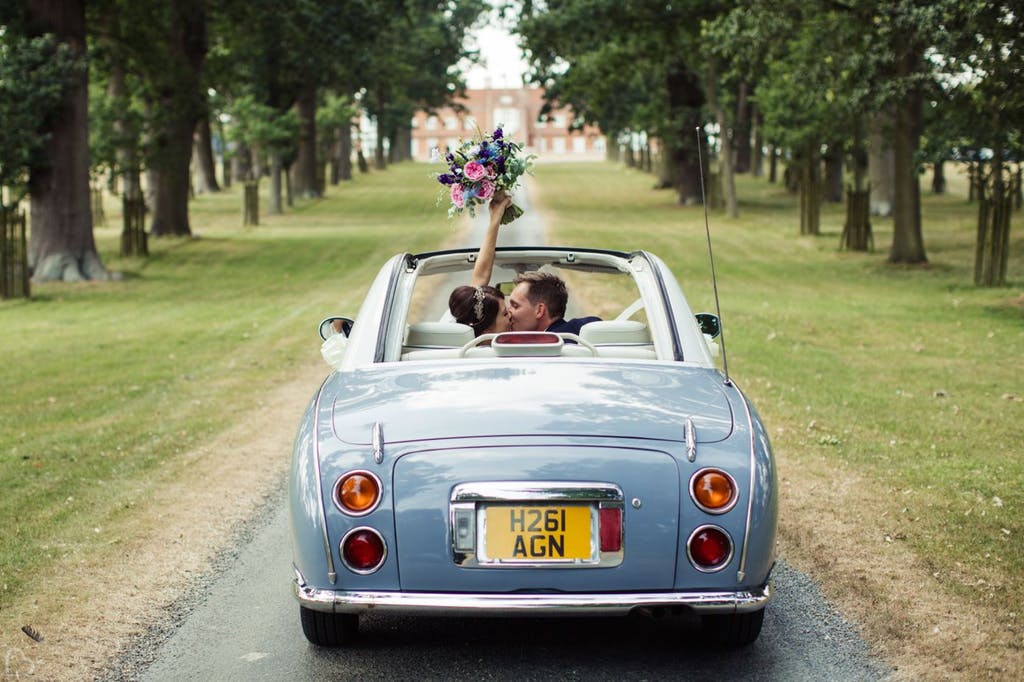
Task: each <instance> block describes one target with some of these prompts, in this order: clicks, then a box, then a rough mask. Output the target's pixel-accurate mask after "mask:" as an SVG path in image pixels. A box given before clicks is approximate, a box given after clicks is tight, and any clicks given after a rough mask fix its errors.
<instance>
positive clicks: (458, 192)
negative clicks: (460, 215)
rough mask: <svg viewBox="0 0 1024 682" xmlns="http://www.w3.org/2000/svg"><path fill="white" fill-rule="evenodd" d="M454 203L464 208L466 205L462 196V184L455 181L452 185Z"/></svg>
mask: <svg viewBox="0 0 1024 682" xmlns="http://www.w3.org/2000/svg"><path fill="white" fill-rule="evenodd" d="M452 203H453V204H455V205H456V206H458V207H459V208H462V207H463V206H465V205H466V201H465V199H463V197H462V185H460V184H459V183H455V184H454V185H452Z"/></svg>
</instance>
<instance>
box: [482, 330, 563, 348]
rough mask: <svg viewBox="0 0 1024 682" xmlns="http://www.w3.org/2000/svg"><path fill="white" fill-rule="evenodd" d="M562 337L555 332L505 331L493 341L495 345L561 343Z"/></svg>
mask: <svg viewBox="0 0 1024 682" xmlns="http://www.w3.org/2000/svg"><path fill="white" fill-rule="evenodd" d="M561 342H562V338H561V337H560V336H559V335H558V334H555V333H553V332H503V333H501V334H499V335H498V336H497V337H495V339H494V341H492V343H493V344H495V345H499V346H500V345H503V344H504V345H511V344H540V343H556V344H557V343H561Z"/></svg>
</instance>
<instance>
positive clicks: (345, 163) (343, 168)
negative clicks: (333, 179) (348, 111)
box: [338, 123, 352, 180]
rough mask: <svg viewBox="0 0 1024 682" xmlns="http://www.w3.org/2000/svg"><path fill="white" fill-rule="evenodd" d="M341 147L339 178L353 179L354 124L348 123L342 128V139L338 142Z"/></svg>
mask: <svg viewBox="0 0 1024 682" xmlns="http://www.w3.org/2000/svg"><path fill="white" fill-rule="evenodd" d="M338 143H339V145H340V147H341V152H340V158H339V164H338V177H339V178H341V179H342V180H351V179H352V124H351V123H346V124H344V125H342V126H341V138H340V139H339V140H338Z"/></svg>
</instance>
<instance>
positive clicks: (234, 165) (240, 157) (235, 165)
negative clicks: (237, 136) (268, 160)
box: [231, 142, 258, 182]
mask: <svg viewBox="0 0 1024 682" xmlns="http://www.w3.org/2000/svg"><path fill="white" fill-rule="evenodd" d="M231 177H232V178H234V180H235V182H248V181H249V180H254V179H256V177H258V176H257V175H256V174H255V173H253V170H252V151H251V150H250V149H249V147H248V146H246V145H245V144H243V143H241V142H239V143H238V146H237V147H236V148H235V151H234V154H232V155H231Z"/></svg>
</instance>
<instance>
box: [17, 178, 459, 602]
mask: <svg viewBox="0 0 1024 682" xmlns="http://www.w3.org/2000/svg"><path fill="white" fill-rule="evenodd" d="M428 171H429V169H428V168H427V167H426V166H422V165H421V166H414V165H406V166H400V167H396V168H394V169H392V170H390V171H389V172H387V173H373V174H370V175H367V176H359V177H357V178H356V179H355V180H354V181H353V182H350V183H346V184H345V185H343V186H342V187H341V188H331V189H330V190H329V192H328V197H327V198H325V199H323V200H316V201H306V202H300V203H298V204H297V205H296V207H295V208H293V209H288V210H287V212H286V214H285V215H283V216H267V215H263V216H262V222H261V224H260V225H259V226H258V227H255V228H242V227H241V206H242V200H241V196H240V193H239V192H240V189H239V188H237V187H233V188H232V189H231V191H229V192H227V193H224V194H218V195H201V196H199V197H198V198H197V199H195V200H194V201H193V202H192V208H191V212H192V229H193V232H195V233H196V234H197V235H198V237H199V238H197V239H159V240H156V239H151V240H150V251H151V256H150V257H149V258H148V259H145V260H143V259H120V258H119V257H118V255H117V250H118V248H119V233H120V230H119V228H117V227H114V225H116V224H118V223H119V220H120V216H119V213H118V209H117V208H116V204H117V201H116V200H115V199H110V200H109V202H108V203H107V210H106V213H107V214H108V222H109V223H110V225H111V227H109V228H98V229H97V230H96V237H97V242H98V247H99V250H100V255H101V257H102V259H103V261H104V263H105V264H106V265H107V267H108V268H110V269H111V270H114V271H117V272H120V273H122V274H123V280H122V281H114V282H85V283H80V284H36V285H34V286H33V290H32V293H33V297H32V299H30V300H28V301H24V300H16V301H4V302H0V319H2V320H3V322H4V333H3V335H2V336H0V357H2V358H3V365H4V367H3V372H2V373H0V396H2V397H0V401H2V404H0V525H2V526H3V528H4V532H3V533H2V534H0V607H2V606H3V605H4V604H6V603H7V602H8V600H9V599H13V598H15V597H16V596H17V595H19V594H21V593H23V591H24V589H25V588H26V586H27V585H28V583H29V582H30V581H31V579H32V576H33V573H34V569H35V568H37V567H39V566H41V565H44V564H52V563H53V562H61V561H63V560H65V559H66V558H67V557H69V556H71V555H73V554H74V553H76V552H78V551H82V550H86V549H87V548H88V546H89V545H90V544H91V543H94V542H95V540H94V539H93V534H94V528H97V527H106V525H107V524H108V523H110V522H112V521H114V520H116V517H117V516H118V515H120V514H123V513H130V510H131V507H132V505H133V504H134V501H135V500H136V499H138V497H139V496H140V495H144V494H145V489H146V485H149V484H150V482H149V481H148V479H149V478H150V477H151V476H152V475H153V474H154V472H155V471H157V470H159V469H160V467H162V466H163V465H165V464H166V463H168V462H173V461H174V459H175V458H176V457H178V456H179V455H180V454H181V453H183V452H187V451H188V450H189V449H190V448H192V447H193V446H195V445H196V444H197V443H200V442H202V441H203V440H204V439H207V438H209V437H210V435H211V434H213V433H215V432H216V431H218V430H219V429H222V428H224V427H225V426H226V425H227V424H229V423H230V422H231V420H232V418H233V417H234V416H236V415H238V414H240V413H241V412H242V411H244V410H246V409H247V408H249V407H251V406H253V405H254V404H255V403H256V402H257V401H259V399H260V397H261V393H262V392H263V391H265V390H266V389H267V388H268V387H271V386H273V385H274V384H275V383H276V380H279V379H280V378H282V377H284V376H287V375H288V373H289V372H290V371H291V370H293V369H294V368H295V367H296V366H297V364H298V363H301V362H308V360H309V358H310V357H311V356H316V355H317V354H318V345H319V339H318V338H317V337H316V325H317V323H318V322H319V320H320V319H321V318H322V317H323V316H324V315H325V314H328V313H341V314H347V315H349V316H354V315H355V313H356V311H357V310H358V306H359V304H360V302H361V300H362V294H363V293H364V292H365V290H366V288H367V287H368V286H369V283H370V280H371V278H372V277H373V276H374V275H375V274H376V271H377V269H378V268H379V267H380V265H381V264H382V263H383V262H384V261H385V260H386V259H387V258H388V257H390V256H391V255H393V254H394V253H396V252H398V251H401V250H403V249H408V250H412V251H415V250H424V249H429V248H433V247H435V246H436V245H437V244H438V243H439V242H441V241H442V240H444V239H446V238H449V237H451V236H452V234H453V233H454V231H455V230H456V227H455V226H454V224H453V223H451V222H449V221H448V219H447V216H446V213H445V211H444V210H442V208H440V207H437V206H436V205H435V204H436V197H437V194H436V191H435V188H436V184H435V183H431V182H430V180H429V178H428ZM267 185H268V183H266V182H264V183H263V186H264V192H265V191H266V187H267ZM264 199H265V197H264ZM263 206H264V207H265V206H266V202H265V201H264V203H263ZM314 388H315V387H311V389H310V390H311V392H312V390H313V389H314Z"/></svg>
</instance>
